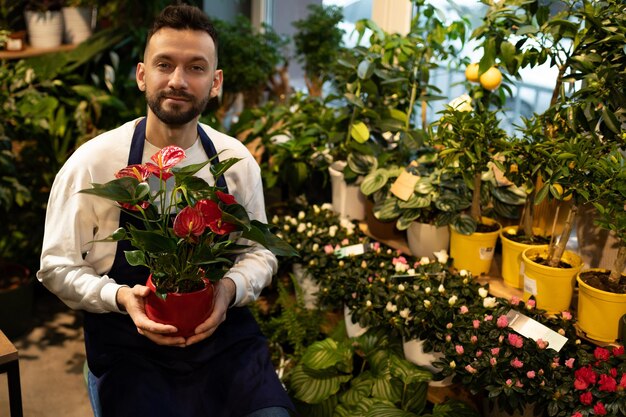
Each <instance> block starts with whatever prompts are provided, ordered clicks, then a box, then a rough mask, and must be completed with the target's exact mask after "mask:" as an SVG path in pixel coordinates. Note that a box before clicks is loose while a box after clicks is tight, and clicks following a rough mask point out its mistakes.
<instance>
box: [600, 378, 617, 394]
mask: <svg viewBox="0 0 626 417" xmlns="http://www.w3.org/2000/svg"><path fill="white" fill-rule="evenodd" d="M598 389H599V390H600V391H607V392H615V391H616V390H617V381H615V378H613V377H610V376H608V375H605V374H602V375H600V381H599V382H598Z"/></svg>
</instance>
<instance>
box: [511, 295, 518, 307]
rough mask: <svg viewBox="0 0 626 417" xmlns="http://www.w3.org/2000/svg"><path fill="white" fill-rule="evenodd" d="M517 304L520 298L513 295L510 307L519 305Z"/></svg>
mask: <svg viewBox="0 0 626 417" xmlns="http://www.w3.org/2000/svg"><path fill="white" fill-rule="evenodd" d="M519 302H520V298H519V297H518V296H515V295H514V296H513V297H511V305H512V306H516V305H519Z"/></svg>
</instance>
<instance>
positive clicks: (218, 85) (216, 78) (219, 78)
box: [209, 69, 224, 97]
mask: <svg viewBox="0 0 626 417" xmlns="http://www.w3.org/2000/svg"><path fill="white" fill-rule="evenodd" d="M223 82H224V73H223V72H222V70H221V69H218V70H215V74H214V75H213V85H212V86H211V91H210V92H209V97H217V96H218V95H219V94H220V91H221V89H222V83H223Z"/></svg>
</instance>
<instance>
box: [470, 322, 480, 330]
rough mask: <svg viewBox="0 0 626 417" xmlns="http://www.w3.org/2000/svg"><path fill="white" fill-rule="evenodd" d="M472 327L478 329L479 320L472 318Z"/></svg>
mask: <svg viewBox="0 0 626 417" xmlns="http://www.w3.org/2000/svg"><path fill="white" fill-rule="evenodd" d="M472 327H474V328H475V329H478V328H479V327H480V320H473V321H472Z"/></svg>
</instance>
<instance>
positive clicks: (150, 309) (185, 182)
mask: <svg viewBox="0 0 626 417" xmlns="http://www.w3.org/2000/svg"><path fill="white" fill-rule="evenodd" d="M184 158H185V152H184V151H183V150H182V149H181V148H178V147H176V146H168V147H165V148H163V149H161V150H160V151H159V152H157V153H156V154H155V155H153V157H152V158H151V159H152V162H148V163H145V164H142V165H131V166H128V167H126V168H123V169H122V170H120V171H119V172H118V173H117V174H116V179H114V180H111V181H109V182H108V183H106V184H93V187H92V188H89V189H84V190H81V192H82V193H85V194H91V195H94V196H99V197H102V198H106V199H109V200H112V201H115V202H117V203H118V204H119V205H120V208H121V209H122V210H123V211H125V212H127V213H129V214H130V215H132V216H133V217H135V218H138V219H139V220H141V222H142V224H143V226H144V229H140V228H136V227H134V226H133V225H131V224H129V225H127V226H125V227H120V228H119V229H117V230H116V231H115V232H113V233H112V234H111V236H109V237H108V238H107V239H106V241H111V242H118V241H121V240H129V241H130V242H131V244H132V246H133V247H134V248H135V249H134V250H131V251H126V252H125V255H126V260H127V261H128V263H129V264H130V265H133V266H144V267H147V268H149V270H150V276H149V278H148V281H147V283H146V285H147V286H148V287H149V288H150V289H151V294H150V295H149V296H148V298H147V299H146V314H147V315H148V317H150V318H152V319H153V320H155V321H158V322H162V323H167V324H173V325H175V326H176V327H177V328H178V329H179V333H180V334H181V335H186V334H193V330H194V329H195V327H196V326H197V325H198V324H199V323H201V322H203V321H204V320H205V319H206V318H207V317H208V316H209V315H210V314H211V311H212V309H213V286H212V282H214V281H216V280H219V279H221V278H222V277H223V276H224V274H225V273H226V272H227V271H228V269H229V268H230V266H231V265H232V264H233V262H234V259H233V257H234V256H235V255H237V254H238V253H240V252H241V250H243V249H245V248H246V247H247V246H248V245H247V244H245V243H238V241H237V240H236V239H233V238H231V233H234V232H238V235H239V236H240V237H241V238H244V239H248V240H250V241H252V242H254V243H256V244H261V245H263V246H264V247H266V248H267V249H269V250H271V251H272V252H273V253H275V254H277V255H281V256H293V255H296V254H297V252H296V251H295V250H294V249H293V248H292V247H291V246H290V245H289V244H287V243H285V242H284V241H282V240H281V239H280V238H278V237H276V236H275V235H274V234H272V233H271V232H270V229H269V227H268V225H266V224H264V223H261V222H259V221H257V220H250V219H249V217H248V215H247V213H246V211H245V209H244V208H243V206H241V205H240V204H239V203H237V201H235V198H234V197H233V196H232V195H230V194H227V193H225V192H223V191H222V190H220V188H219V187H218V186H216V185H215V186H210V185H209V184H208V183H207V182H206V181H203V180H201V179H199V178H198V177H195V176H194V174H195V173H196V172H198V171H199V170H200V169H202V168H203V167H204V166H205V165H206V164H207V163H208V161H207V162H205V163H201V164H193V165H190V166H187V167H183V168H177V167H175V165H177V164H178V163H179V162H180V161H182V160H183V159H184ZM237 162H238V159H236V158H229V159H227V160H224V161H221V162H220V163H217V164H215V165H213V166H211V172H212V173H213V175H214V177H215V178H219V177H220V176H221V175H223V174H224V172H225V171H226V170H227V169H228V168H229V167H231V166H232V165H233V164H235V163H237ZM151 177H154V178H156V181H154V182H153V185H152V186H151V185H150V181H149V180H150V178H151ZM171 177H173V178H174V184H173V185H171V182H170V186H173V189H172V191H171V192H168V191H167V190H168V186H167V180H168V179H169V178H171ZM155 182H156V184H155ZM153 187H154V188H153ZM254 243H252V244H254ZM178 320H180V322H178Z"/></svg>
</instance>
